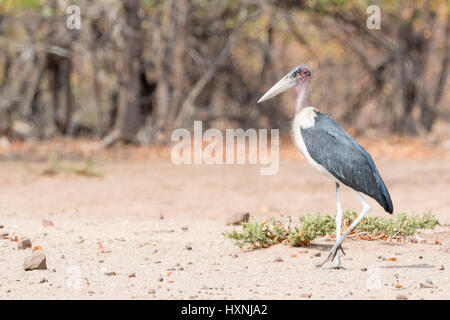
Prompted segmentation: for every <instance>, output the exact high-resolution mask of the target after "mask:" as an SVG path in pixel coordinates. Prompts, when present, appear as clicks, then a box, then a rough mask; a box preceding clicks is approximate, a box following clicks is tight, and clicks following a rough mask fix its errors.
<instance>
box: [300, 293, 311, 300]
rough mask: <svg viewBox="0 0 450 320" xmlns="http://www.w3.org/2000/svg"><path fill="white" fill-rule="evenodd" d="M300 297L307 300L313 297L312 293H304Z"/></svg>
mask: <svg viewBox="0 0 450 320" xmlns="http://www.w3.org/2000/svg"><path fill="white" fill-rule="evenodd" d="M300 297H301V298H305V299H309V298H311V297H312V294H311V293H302V294H301V295H300Z"/></svg>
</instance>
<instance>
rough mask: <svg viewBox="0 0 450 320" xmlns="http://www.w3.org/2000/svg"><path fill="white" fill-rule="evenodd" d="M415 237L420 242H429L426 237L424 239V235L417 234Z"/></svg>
mask: <svg viewBox="0 0 450 320" xmlns="http://www.w3.org/2000/svg"><path fill="white" fill-rule="evenodd" d="M415 237H416V239H417V241H418V242H419V243H427V240H426V239H424V238H422V237H419V236H418V235H416V236H415Z"/></svg>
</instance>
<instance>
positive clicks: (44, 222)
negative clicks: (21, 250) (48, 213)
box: [41, 219, 54, 227]
mask: <svg viewBox="0 0 450 320" xmlns="http://www.w3.org/2000/svg"><path fill="white" fill-rule="evenodd" d="M41 223H42V225H43V226H44V227H53V226H54V224H53V221H51V220H48V219H42V221H41Z"/></svg>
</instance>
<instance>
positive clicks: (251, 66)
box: [0, 0, 450, 147]
mask: <svg viewBox="0 0 450 320" xmlns="http://www.w3.org/2000/svg"><path fill="white" fill-rule="evenodd" d="M71 4H76V5H78V6H79V7H80V9H81V29H80V30H68V28H67V27H66V19H67V17H68V15H67V13H66V9H67V7H68V6H69V5H71ZM371 4H377V5H379V7H380V8H381V29H380V30H370V29H368V28H367V26H366V21H367V18H368V17H369V14H368V13H367V11H366V10H367V7H368V6H369V5H371ZM449 42H450V1H448V0H439V1H437V0H436V1H433V0H428V1H415V0H411V1H400V0H398V1H396V0H394V1H362V0H349V1H343V0H279V1H275V0H141V1H139V0H123V1H113V0H79V1H75V0H74V1H67V0H47V1H44V0H0V135H1V136H5V137H7V138H8V139H24V140H27V139H49V138H53V137H55V136H56V137H57V136H73V137H78V136H89V137H93V138H95V139H101V140H102V142H103V144H104V146H106V147H107V146H112V145H114V144H115V143H117V142H125V143H136V144H153V143H167V142H170V135H171V132H172V131H173V129H175V128H177V127H181V126H182V127H186V128H192V121H193V120H203V121H204V128H206V127H216V128H219V129H225V128H235V127H243V128H249V127H253V128H280V129H281V132H282V133H283V134H286V135H288V134H289V130H290V124H289V123H290V118H291V117H292V113H293V104H294V95H293V94H292V93H291V94H286V95H284V96H282V97H281V98H276V99H272V100H269V101H268V102H266V103H264V104H262V105H256V101H257V100H258V99H259V97H260V96H261V95H262V94H263V93H264V92H265V91H266V90H267V89H268V88H270V87H271V86H272V85H273V84H274V83H275V82H276V81H277V80H279V78H281V77H282V76H283V75H284V74H285V73H286V72H287V71H288V70H290V69H291V68H292V67H293V66H295V65H298V64H303V63H306V64H308V65H309V66H310V67H311V68H312V70H313V79H314V80H313V84H312V88H311V94H310V98H309V102H310V104H311V105H314V106H315V107H317V108H318V109H320V110H321V111H324V112H327V113H330V114H331V115H332V116H333V117H334V118H336V119H337V120H338V121H339V122H340V123H341V124H342V125H344V126H345V127H346V128H347V129H349V130H352V131H353V132H351V133H353V134H377V135H378V134H380V135H389V134H401V135H429V134H430V133H432V132H433V131H434V130H436V128H439V127H444V128H448V123H449V121H450V107H449V104H450V93H449V91H450V90H448V89H449V81H448V73H449V64H450V47H449V45H450V43H449Z"/></svg>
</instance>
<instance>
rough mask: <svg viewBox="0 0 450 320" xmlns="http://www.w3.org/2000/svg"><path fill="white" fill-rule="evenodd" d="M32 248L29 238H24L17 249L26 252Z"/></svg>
mask: <svg viewBox="0 0 450 320" xmlns="http://www.w3.org/2000/svg"><path fill="white" fill-rule="evenodd" d="M28 248H31V240H30V239H29V238H22V239H20V240H19V242H18V243H17V249H19V250H24V249H28Z"/></svg>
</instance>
